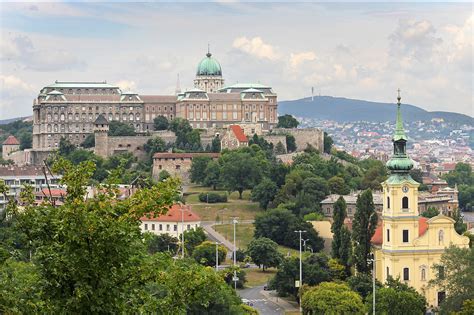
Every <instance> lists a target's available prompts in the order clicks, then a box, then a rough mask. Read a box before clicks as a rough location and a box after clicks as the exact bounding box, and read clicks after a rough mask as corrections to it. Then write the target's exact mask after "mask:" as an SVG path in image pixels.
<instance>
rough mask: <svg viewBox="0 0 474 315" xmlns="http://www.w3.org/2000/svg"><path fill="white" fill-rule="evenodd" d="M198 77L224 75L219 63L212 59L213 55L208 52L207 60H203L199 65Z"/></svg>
mask: <svg viewBox="0 0 474 315" xmlns="http://www.w3.org/2000/svg"><path fill="white" fill-rule="evenodd" d="M196 75H216V76H221V75H222V69H221V65H220V64H219V62H218V61H217V60H216V59H214V58H212V54H211V53H210V52H208V53H207V54H206V58H204V59H203V60H201V62H200V63H199V65H198V68H197V71H196Z"/></svg>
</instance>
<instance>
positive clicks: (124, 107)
mask: <svg viewBox="0 0 474 315" xmlns="http://www.w3.org/2000/svg"><path fill="white" fill-rule="evenodd" d="M75 109H76V112H78V111H79V110H81V109H82V111H83V112H84V111H86V109H88V110H89V111H92V110H93V106H89V107H86V106H82V107H80V106H76V107H75ZM120 109H121V110H122V111H126V110H127V109H128V110H129V111H134V110H141V108H140V107H137V106H115V111H120ZM46 110H47V111H48V112H51V110H52V111H54V112H57V111H62V112H63V111H65V110H67V111H69V112H70V111H73V110H74V106H66V107H65V106H61V107H59V106H53V107H51V106H48V107H46ZM95 110H96V111H98V110H107V106H96V107H95ZM112 110H113V106H109V111H112Z"/></svg>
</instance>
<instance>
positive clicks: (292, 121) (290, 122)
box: [277, 114, 300, 128]
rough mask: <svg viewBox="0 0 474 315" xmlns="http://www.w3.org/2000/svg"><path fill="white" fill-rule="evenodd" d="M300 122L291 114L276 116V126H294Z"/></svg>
mask: <svg viewBox="0 0 474 315" xmlns="http://www.w3.org/2000/svg"><path fill="white" fill-rule="evenodd" d="M299 124H300V123H299V122H298V120H296V118H295V117H293V116H292V115H288V114H287V115H283V116H278V124H277V128H296V127H298V125H299Z"/></svg>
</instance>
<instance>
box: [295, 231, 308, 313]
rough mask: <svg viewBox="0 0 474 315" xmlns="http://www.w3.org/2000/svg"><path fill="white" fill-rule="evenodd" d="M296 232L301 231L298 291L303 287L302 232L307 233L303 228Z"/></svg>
mask: <svg viewBox="0 0 474 315" xmlns="http://www.w3.org/2000/svg"><path fill="white" fill-rule="evenodd" d="M295 233H299V235H300V281H299V283H298V291H299V288H301V286H302V285H303V263H302V259H301V241H302V239H301V234H302V233H306V231H303V230H298V231H295ZM298 295H299V302H300V303H299V304H300V312H302V311H303V310H302V308H301V295H300V294H298Z"/></svg>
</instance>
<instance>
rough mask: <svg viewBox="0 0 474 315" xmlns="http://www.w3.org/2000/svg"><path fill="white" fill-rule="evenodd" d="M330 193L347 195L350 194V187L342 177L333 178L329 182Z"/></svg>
mask: <svg viewBox="0 0 474 315" xmlns="http://www.w3.org/2000/svg"><path fill="white" fill-rule="evenodd" d="M328 186H329V191H330V192H331V193H332V194H338V195H347V194H349V192H350V188H349V186H347V184H346V182H345V181H344V179H343V178H342V177H339V176H333V177H331V178H330V179H329V180H328Z"/></svg>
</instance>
